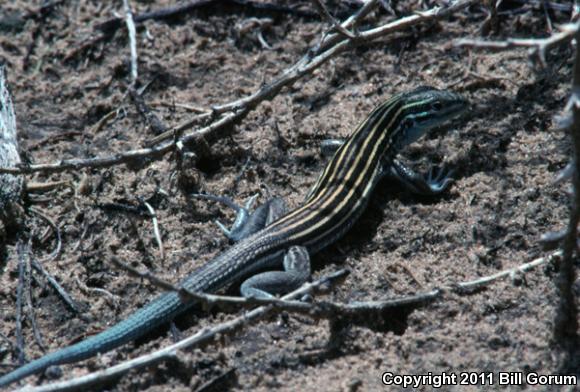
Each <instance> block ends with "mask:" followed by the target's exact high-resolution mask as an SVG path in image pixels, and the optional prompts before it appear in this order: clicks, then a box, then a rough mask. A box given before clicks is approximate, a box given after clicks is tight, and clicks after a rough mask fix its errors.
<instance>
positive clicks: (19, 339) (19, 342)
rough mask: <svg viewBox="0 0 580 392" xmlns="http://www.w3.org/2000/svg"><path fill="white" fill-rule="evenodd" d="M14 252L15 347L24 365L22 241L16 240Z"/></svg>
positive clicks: (24, 271) (24, 267)
mask: <svg viewBox="0 0 580 392" xmlns="http://www.w3.org/2000/svg"><path fill="white" fill-rule="evenodd" d="M16 253H17V254H18V286H17V287H16V349H17V350H18V363H19V364H20V365H24V363H25V362H26V355H25V353H24V336H23V335H22V307H23V304H22V298H23V296H24V293H23V292H24V275H25V274H26V262H25V261H24V244H23V243H22V242H18V245H17V246H16Z"/></svg>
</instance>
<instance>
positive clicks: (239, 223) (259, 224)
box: [192, 193, 286, 242]
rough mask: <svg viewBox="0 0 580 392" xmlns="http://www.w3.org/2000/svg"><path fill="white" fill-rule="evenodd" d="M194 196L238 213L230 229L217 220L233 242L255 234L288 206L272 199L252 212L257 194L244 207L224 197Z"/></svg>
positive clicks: (280, 214)
mask: <svg viewBox="0 0 580 392" xmlns="http://www.w3.org/2000/svg"><path fill="white" fill-rule="evenodd" d="M192 196H193V197H195V198H198V199H206V200H212V201H216V202H218V203H222V204H225V205H226V206H228V207H230V208H232V209H233V210H235V211H236V219H235V220H234V223H233V224H232V226H231V228H229V229H228V228H227V227H226V226H225V225H224V224H223V223H221V222H220V221H219V220H216V224H217V225H218V227H219V228H220V229H221V230H222V231H223V233H224V234H225V236H226V237H227V238H228V239H229V240H230V241H232V242H238V241H240V240H242V239H244V238H246V237H248V236H250V235H252V234H254V233H255V232H257V231H259V230H261V229H263V228H264V227H266V226H267V225H269V224H270V223H272V222H273V221H274V220H276V219H278V218H279V217H280V216H282V215H283V214H284V213H285V212H286V204H285V203H284V201H283V200H282V199H280V198H272V199H270V200H268V201H266V202H265V203H264V204H261V205H260V206H258V207H257V208H256V209H255V210H254V211H251V210H252V208H253V206H254V203H255V202H256V199H257V198H258V195H257V194H256V195H254V196H252V197H250V199H248V201H247V202H246V204H245V205H244V206H240V205H238V204H236V203H235V202H234V201H233V200H232V199H230V198H229V197H224V196H216V195H208V194H199V193H196V194H193V195H192Z"/></svg>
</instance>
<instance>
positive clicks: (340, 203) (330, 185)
mask: <svg viewBox="0 0 580 392" xmlns="http://www.w3.org/2000/svg"><path fill="white" fill-rule="evenodd" d="M397 103H398V101H396V100H390V101H387V103H385V104H383V105H381V106H379V108H377V109H376V110H375V111H373V113H372V114H371V115H370V116H369V117H368V118H367V120H365V121H364V122H363V123H362V124H361V126H359V128H358V129H357V131H356V132H355V133H354V134H353V136H352V137H351V138H349V141H348V142H347V143H345V145H343V146H342V147H344V150H339V152H337V154H336V155H335V157H334V159H333V161H334V162H333V163H336V165H335V166H334V170H327V171H325V174H326V175H323V177H322V178H321V179H320V180H319V184H321V185H324V186H323V187H321V188H320V190H319V191H318V192H317V193H315V195H313V196H312V197H311V198H310V199H309V201H308V202H307V203H306V204H305V205H304V206H303V207H302V208H299V209H297V210H296V211H295V212H294V213H291V214H289V215H288V216H286V217H284V218H282V219H280V220H279V221H278V222H276V223H275V224H273V226H272V227H271V229H272V231H271V232H272V234H273V235H275V236H276V235H281V234H283V233H286V234H287V235H288V236H289V238H290V239H291V240H292V241H294V240H296V241H297V240H298V238H300V239H301V240H303V239H304V238H308V237H309V236H313V235H314V236H316V237H318V236H317V234H320V233H319V232H318V230H322V233H323V235H325V234H324V233H325V232H327V230H326V229H325V228H326V227H331V228H332V227H334V226H335V225H334V224H333V222H334V221H337V220H338V221H343V217H344V216H350V215H351V213H350V212H351V210H353V209H357V207H356V206H357V205H358V202H357V200H359V199H360V198H361V197H362V196H363V195H364V189H365V188H367V185H368V184H369V182H370V180H371V178H372V176H373V175H374V173H375V172H376V170H377V166H378V165H379V164H380V162H379V159H380V156H381V155H382V153H383V151H385V150H387V148H386V146H385V144H388V143H390V142H391V139H392V136H393V135H392V133H393V132H394V131H396V130H397V129H398V126H394V124H397V123H396V121H395V120H396V119H397V118H398V117H399V115H400V113H401V111H402V108H401V107H400V105H397ZM393 112H394V114H393ZM326 172H327V173H326ZM369 191H370V190H369ZM321 211H332V212H331V214H330V215H328V216H324V215H325V214H320V212H321ZM323 227H325V228H323ZM277 229H278V231H277Z"/></svg>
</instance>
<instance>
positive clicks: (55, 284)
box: [32, 257, 80, 314]
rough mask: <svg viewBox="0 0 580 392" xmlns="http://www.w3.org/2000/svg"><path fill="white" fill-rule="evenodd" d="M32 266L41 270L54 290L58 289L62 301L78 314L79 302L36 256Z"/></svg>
mask: <svg viewBox="0 0 580 392" xmlns="http://www.w3.org/2000/svg"><path fill="white" fill-rule="evenodd" d="M32 268H34V269H35V270H37V271H38V272H40V273H41V274H42V275H44V278H45V279H46V280H47V282H48V283H49V284H50V285H51V286H52V288H53V289H54V291H56V293H57V294H58V296H59V297H60V298H61V299H62V301H63V302H64V304H65V305H66V306H67V307H68V308H69V310H71V311H72V312H74V313H77V314H78V313H80V310H79V308H78V306H77V304H76V303H75V301H74V300H73V299H72V298H71V296H70V295H69V294H68V292H67V291H66V290H65V289H64V288H63V287H62V286H61V285H60V284H59V283H58V282H57V281H56V279H55V278H54V277H53V276H52V275H50V274H49V273H48V272H47V271H46V270H45V269H44V267H43V266H42V264H40V263H39V262H38V260H36V259H35V258H34V257H33V258H32Z"/></svg>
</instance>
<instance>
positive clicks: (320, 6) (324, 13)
mask: <svg viewBox="0 0 580 392" xmlns="http://www.w3.org/2000/svg"><path fill="white" fill-rule="evenodd" d="M311 2H312V4H313V5H314V8H316V10H317V11H318V13H319V14H320V16H321V17H322V19H326V21H327V22H328V23H329V24H330V25H331V26H332V28H333V29H335V30H336V31H338V32H339V33H341V34H343V35H344V36H345V37H348V38H354V37H355V35H354V34H353V33H351V32H350V31H348V30H347V29H346V28H344V26H342V25H341V24H339V23H338V22H337V21H336V19H334V17H333V16H332V15H331V14H330V12H328V9H327V8H326V6H325V5H324V3H322V1H321V0H311Z"/></svg>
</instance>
